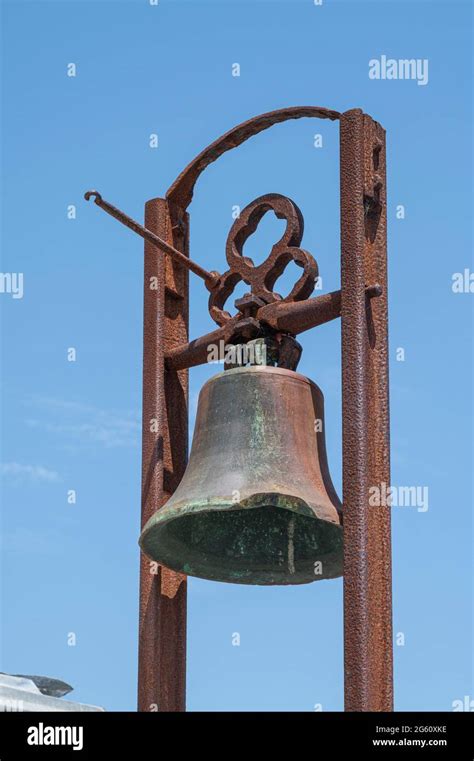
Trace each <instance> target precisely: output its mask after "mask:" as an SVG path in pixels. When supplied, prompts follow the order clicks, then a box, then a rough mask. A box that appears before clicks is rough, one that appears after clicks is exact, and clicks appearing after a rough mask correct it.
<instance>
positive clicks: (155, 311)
mask: <svg viewBox="0 0 474 761" xmlns="http://www.w3.org/2000/svg"><path fill="white" fill-rule="evenodd" d="M145 226H146V227H147V228H148V229H150V230H151V231H152V232H154V233H155V234H156V235H158V236H159V237H160V238H163V239H164V240H165V241H166V242H167V243H168V244H170V245H171V246H173V247H175V248H177V249H178V250H179V251H182V252H183V253H184V254H185V255H186V256H188V254H189V251H188V240H189V233H188V215H187V214H186V213H185V212H182V211H181V210H180V209H179V208H178V207H177V206H176V205H175V204H173V203H171V202H168V201H166V200H165V199H162V198H155V199H153V200H151V201H148V203H147V204H146V205H145ZM188 279H189V278H188V271H187V270H186V269H185V268H184V267H182V266H179V264H177V263H176V262H175V261H174V260H173V259H172V258H171V257H170V256H169V255H167V254H164V253H163V254H162V255H159V254H157V251H156V248H155V244H153V243H151V242H145V266H144V329H143V434H142V436H143V438H142V452H143V457H142V513H141V524H142V528H143V526H144V525H145V523H146V522H147V520H148V519H149V518H150V516H151V515H152V514H153V513H154V512H155V510H156V509H157V508H158V507H161V506H163V504H164V503H165V502H166V501H167V500H168V499H169V498H170V496H171V495H172V494H173V492H174V490H175V489H176V487H177V486H178V484H179V482H180V480H181V478H182V476H183V473H184V470H185V467H186V461H187V447H188V409H187V397H188V371H187V370H180V371H176V370H167V369H165V361H164V355H165V353H167V352H170V351H172V350H173V349H174V348H175V347H176V346H178V345H180V344H182V343H185V342H186V341H187V340H188V307H189V302H188V298H189V287H188ZM186 587H187V582H186V577H185V576H182V575H181V574H178V573H175V572H174V571H170V570H169V569H167V568H164V567H163V566H157V564H156V563H153V562H151V561H150V560H149V559H148V558H146V557H145V555H143V554H142V555H141V560H140V635H139V666H138V710H139V711H156V710H158V711H184V710H185V703H186V701H185V690H186Z"/></svg>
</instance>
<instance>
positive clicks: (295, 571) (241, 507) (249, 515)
mask: <svg viewBox="0 0 474 761" xmlns="http://www.w3.org/2000/svg"><path fill="white" fill-rule="evenodd" d="M262 496H264V497H265V498H266V500H265V501H264V502H262V499H261V497H262ZM256 497H260V499H256ZM272 497H273V498H274V499H273V500H272ZM281 497H282V495H268V494H267V495H254V497H253V499H252V502H253V504H244V503H242V502H240V503H238V504H231V505H228V504H225V505H224V504H222V503H221V504H214V503H213V504H209V503H207V504H206V505H205V506H204V505H203V504H202V503H199V504H196V505H189V504H188V505H187V506H186V508H185V509H184V510H183V508H181V509H179V508H176V513H175V514H174V515H170V514H169V513H168V515H166V517H165V513H163V517H162V518H161V520H160V511H158V513H156V514H155V516H153V519H154V520H153V519H152V520H153V524H152V525H147V526H146V527H145V529H144V531H143V534H142V536H141V538H140V545H141V548H142V550H143V551H144V552H145V554H146V555H148V556H149V557H151V558H153V559H154V560H157V561H158V562H160V563H162V564H163V565H165V566H167V567H168V568H171V569H172V570H174V571H178V572H181V573H184V574H186V575H188V576H198V577H200V578H204V579H209V580H212V581H223V582H229V583H233V584H261V585H266V584H269V585H272V584H279V585H284V584H291V585H293V584H308V583H310V582H312V581H318V580H320V579H332V578H336V577H338V576H342V557H343V539H342V526H341V525H340V524H337V523H332V522H330V521H327V520H321V519H319V518H317V517H316V516H315V514H314V512H313V510H312V509H311V508H309V506H308V505H306V503H304V504H301V501H300V500H296V502H297V503H300V504H295V505H292V506H289V505H288V504H286V505H285V507H283V506H282V505H281V504H278V502H281ZM255 502H258V504H255ZM272 502H273V504H272ZM275 503H276V504H275ZM206 508H208V509H206ZM173 512H174V509H173Z"/></svg>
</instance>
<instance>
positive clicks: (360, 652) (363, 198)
mask: <svg viewBox="0 0 474 761" xmlns="http://www.w3.org/2000/svg"><path fill="white" fill-rule="evenodd" d="M340 147H341V251H342V257H341V286H342V287H341V327H342V384H343V389H342V395H343V399H342V405H343V406H342V417H343V504H344V663H345V666H344V668H345V709H346V710H348V711H390V710H392V708H393V687H392V640H391V636H392V634H391V557H390V508H389V507H375V508H369V488H370V486H373V485H380V484H381V483H382V482H385V483H387V485H388V484H389V481H390V473H389V428H388V426H389V419H388V370H387V278H386V238H385V226H386V199H385V140H384V132H383V130H382V128H381V127H380V125H378V124H377V123H375V122H373V121H372V120H371V119H370V117H368V116H366V115H365V114H363V113H362V111H360V110H358V109H357V110H353V111H348V112H347V113H344V114H342V115H341V121H340ZM371 282H372V283H378V284H379V285H380V290H381V295H380V298H377V299H375V300H372V301H369V300H368V298H367V294H366V284H367V283H371Z"/></svg>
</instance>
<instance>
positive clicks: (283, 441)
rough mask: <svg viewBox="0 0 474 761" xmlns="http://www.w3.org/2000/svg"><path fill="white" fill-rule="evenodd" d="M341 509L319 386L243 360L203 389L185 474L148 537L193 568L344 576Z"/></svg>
mask: <svg viewBox="0 0 474 761" xmlns="http://www.w3.org/2000/svg"><path fill="white" fill-rule="evenodd" d="M340 510H341V506H340V502H339V499H338V497H337V495H336V492H335V490H334V487H333V485H332V483H331V478H330V475H329V469H328V465H327V460H326V447H325V437H324V400H323V395H322V393H321V391H320V390H319V388H318V387H317V386H316V385H315V384H314V383H313V382H312V381H310V380H308V378H305V377H304V376H303V375H300V374H299V373H295V372H293V371H291V370H283V369H280V368H275V367H266V366H255V367H244V368H238V369H233V370H227V371H225V372H223V373H220V374H218V375H216V376H214V377H213V378H211V379H210V380H209V381H208V382H207V383H206V384H205V385H204V387H203V388H202V390H201V394H200V397H199V404H198V412H197V417H196V425H195V431H194V438H193V445H192V449H191V455H190V459H189V464H188V467H187V469H186V473H185V475H184V477H183V480H182V481H181V483H180V485H179V487H178V489H177V490H176V491H175V493H174V494H173V496H172V498H171V499H170V500H169V501H168V503H167V504H166V505H165V507H164V508H162V509H160V510H157V511H156V513H155V514H154V515H153V517H152V518H151V519H150V520H149V521H148V523H147V525H146V526H145V528H144V531H143V533H142V536H141V539H140V543H141V546H142V549H143V550H144V552H145V553H146V554H147V555H148V556H149V557H151V558H153V559H155V560H159V561H160V562H162V563H165V564H166V565H167V566H168V567H170V568H174V569H175V570H178V571H182V572H185V573H187V574H189V575H192V576H200V577H203V578H206V579H214V580H218V581H227V582H235V583H242V584H301V583H307V582H310V581H317V580H318V579H326V578H334V577H335V576H340V575H341V572H342V529H341V525H340ZM319 563H320V565H318V564H319Z"/></svg>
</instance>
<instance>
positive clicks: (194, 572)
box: [139, 501, 344, 586]
mask: <svg viewBox="0 0 474 761" xmlns="http://www.w3.org/2000/svg"><path fill="white" fill-rule="evenodd" d="M208 506H209V511H208V512H209V514H211V513H212V512H216V511H218V512H220V513H229V512H238V511H239V510H240V511H241V510H242V507H243V506H242V504H241V503H233V504H231V505H225V506H224V507H222V508H220V509H219V508H218V507H217V506H216V505H215V504H214V505H213V504H210V503H209V505H208ZM165 507H166V504H165V505H163V508H165ZM270 507H271V506H270ZM307 507H308V512H306V513H303V512H301V511H299V512H298V511H297V510H296V509H294V507H293V508H292V507H290V506H287V507H284V508H276V506H275V508H276V509H284V510H286V511H288V512H292V513H294V514H296V515H298V517H300V518H303V519H304V518H306V519H308V518H313V519H314V520H315V521H317V522H320V523H324V524H325V526H326V529H329V530H330V531H331V532H334V533H335V534H337V535H339V540H338V541H339V542H340V543H341V544H343V541H344V532H343V525H342V520H340V521H339V522H335V521H332V520H325V519H324V518H321V517H319V516H317V515H315V513H314V512H313V511H312V510H311V511H310V512H309V510H310V508H309V506H307ZM193 508H194V509H193ZM193 508H191V509H188V510H186V511H185V512H184V511H183V509H182V508H176V512H175V508H172V509H173V512H174V513H175V514H171V515H169V514H168V515H163V516H162V517H161V518H160V519H159V520H158V519H157V518H158V516H157V513H159V512H160V510H158V511H157V513H155V515H154V516H152V518H155V520H154V521H153V523H152V525H150V526H148V524H146V525H145V527H144V529H143V531H142V533H141V535H140V539H139V545H140V548H141V550H142V552H143V553H144V554H145V555H146V556H147V557H148V558H150V559H152V560H154V561H155V562H158V563H160V564H161V565H164V566H165V567H167V568H170V569H171V570H174V571H175V572H176V573H183V574H185V575H187V576H193V577H197V578H201V579H207V580H208V581H219V582H225V583H228V584H245V585H249V584H250V585H255V586H294V585H302V584H308V583H312V582H313V581H325V580H326V581H327V580H331V579H335V578H340V577H341V576H342V575H343V569H342V565H340V563H338V559H339V557H338V550H337V549H336V548H334V549H332V550H331V551H330V552H328V553H326V554H324V555H320V556H319V558H318V559H320V560H322V561H323V562H329V564H330V568H331V570H330V571H329V572H325V573H324V574H323V575H321V576H316V575H314V572H311V573H309V572H308V573H301V572H299V573H298V575H297V576H296V577H293V578H288V576H287V575H286V573H282V574H280V572H279V570H278V569H276V568H275V569H273V570H269V571H268V572H265V573H259V580H258V581H255V571H254V569H252V571H249V573H248V574H247V575H246V574H242V573H236V572H235V570H233V569H232V568H231V567H229V569H228V572H227V573H225V572H224V571H223V569H222V568H221V569H219V573H218V574H217V573H215V572H213V570H212V566H211V565H209V564H207V563H206V562H203V561H202V560H199V559H196V557H194V558H192V557H191V558H190V559H189V560H188V562H186V563H184V562H183V563H170V560H171V557H170V556H169V555H168V553H166V552H164V553H160V555H161V557H160V556H158V555H157V553H156V551H155V552H153V554H148V552H147V549H149V550H152V545H155V547H156V542H157V537H156V533H157V532H158V533H161V532H162V531H166V526H167V524H170V523H173V522H174V521H175V520H176V519H177V518H179V517H181V518H186V517H191V516H193V515H195V514H198V513H199V512H201V513H202V503H200V502H198V501H196V502H195V503H194V505H193ZM254 508H256V509H258V505H257V504H255V505H248V506H246V507H244V508H243V509H245V510H253V509H254ZM260 509H262V508H260ZM206 512H207V511H206ZM339 518H341V516H339ZM151 520H152V519H150V521H149V522H151ZM150 534H151V535H153V534H155V541H154V542H153V541H152V542H150V545H149V547H148V548H147V549H145V547H144V545H145V544H146V543H147V542H146V539H147V538H148V536H149V535H150ZM150 538H151V537H150ZM250 578H252V581H250V580H249V579H250Z"/></svg>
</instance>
